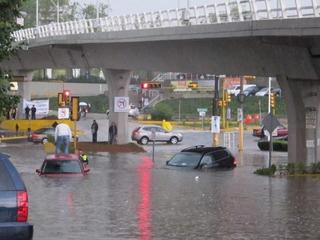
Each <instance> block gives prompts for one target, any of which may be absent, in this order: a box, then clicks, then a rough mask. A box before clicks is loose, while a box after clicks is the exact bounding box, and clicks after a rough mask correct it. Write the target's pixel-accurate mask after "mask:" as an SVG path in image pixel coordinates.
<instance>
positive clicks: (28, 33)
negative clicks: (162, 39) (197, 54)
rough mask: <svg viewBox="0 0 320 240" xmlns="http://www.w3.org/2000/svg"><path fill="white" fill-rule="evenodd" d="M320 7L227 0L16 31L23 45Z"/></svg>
mask: <svg viewBox="0 0 320 240" xmlns="http://www.w3.org/2000/svg"><path fill="white" fill-rule="evenodd" d="M319 12H320V3H319V2H318V1H316V0H312V1H303V0H226V1H225V2H221V1H220V2H218V1H217V3H214V4H210V5H206V6H198V7H190V8H189V9H186V8H181V9H171V10H163V11H156V12H148V13H140V14H132V15H126V16H113V17H111V16H109V17H104V18H98V19H83V20H76V21H69V22H61V23H50V24H48V25H43V26H38V27H35V28H28V29H22V30H19V31H15V32H14V33H13V37H14V38H15V41H17V42H20V41H24V40H28V39H36V38H50V37H54V36H61V35H73V34H88V33H95V32H115V31H128V30H141V29H150V28H165V27H179V26H190V25H202V24H219V23H226V22H241V21H250V20H266V19H283V18H303V17H319Z"/></svg>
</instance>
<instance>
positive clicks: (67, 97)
mask: <svg viewBox="0 0 320 240" xmlns="http://www.w3.org/2000/svg"><path fill="white" fill-rule="evenodd" d="M63 100H64V102H65V103H66V105H69V104H70V91H69V90H63Z"/></svg>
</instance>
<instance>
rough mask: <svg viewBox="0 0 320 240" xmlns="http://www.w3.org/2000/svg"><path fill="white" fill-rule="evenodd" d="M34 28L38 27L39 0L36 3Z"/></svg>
mask: <svg viewBox="0 0 320 240" xmlns="http://www.w3.org/2000/svg"><path fill="white" fill-rule="evenodd" d="M36 26H37V27H38V26H39V0H37V1H36Z"/></svg>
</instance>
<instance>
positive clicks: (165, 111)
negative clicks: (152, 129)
mask: <svg viewBox="0 0 320 240" xmlns="http://www.w3.org/2000/svg"><path fill="white" fill-rule="evenodd" d="M173 114H174V113H173V110H172V108H171V107H170V106H169V105H167V104H164V103H158V104H157V105H156V106H155V107H154V108H153V109H152V111H151V117H152V120H163V119H165V120H171V119H172V116H173Z"/></svg>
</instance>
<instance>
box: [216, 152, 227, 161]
mask: <svg viewBox="0 0 320 240" xmlns="http://www.w3.org/2000/svg"><path fill="white" fill-rule="evenodd" d="M228 155H229V154H228V152H227V151H224V150H221V151H215V152H213V156H214V158H215V159H216V160H219V159H221V158H226V157H228Z"/></svg>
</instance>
